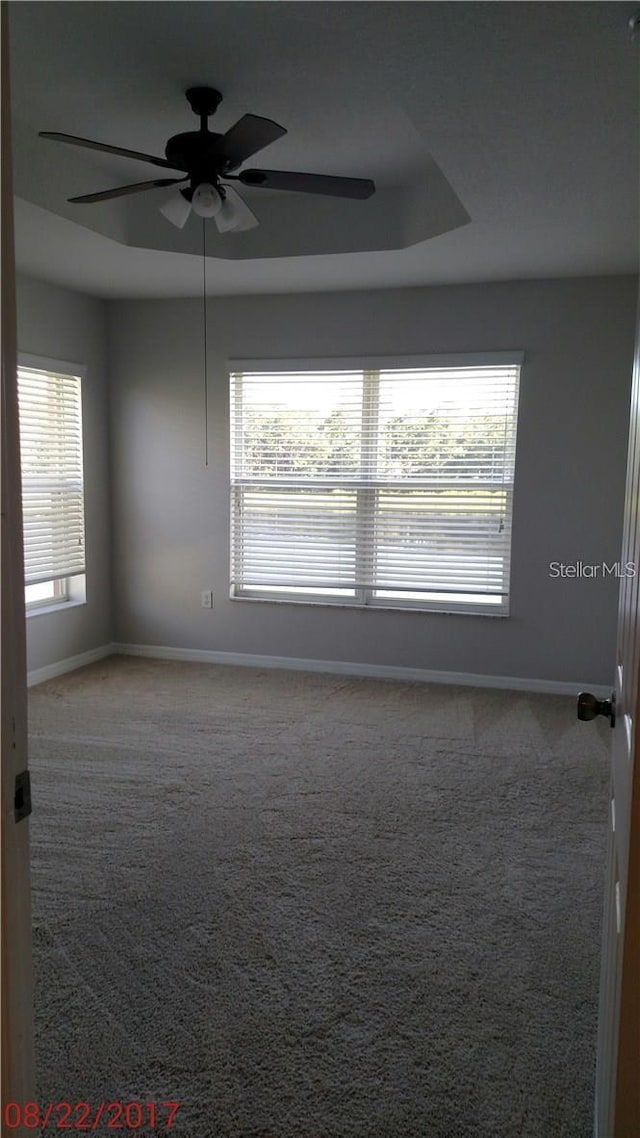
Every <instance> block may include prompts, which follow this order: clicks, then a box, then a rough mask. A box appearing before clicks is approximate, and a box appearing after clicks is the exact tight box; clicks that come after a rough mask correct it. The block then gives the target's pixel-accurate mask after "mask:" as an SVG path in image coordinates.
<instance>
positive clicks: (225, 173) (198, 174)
mask: <svg viewBox="0 0 640 1138" xmlns="http://www.w3.org/2000/svg"><path fill="white" fill-rule="evenodd" d="M185 94H186V97H187V99H188V101H189V105H190V106H191V109H192V111H193V112H194V114H196V115H198V116H199V118H200V129H199V130H197V131H188V132H187V133H185V134H176V135H174V136H173V138H170V139H169V141H168V142H167V145H166V147H165V155H166V157H165V158H155V157H153V155H150V154H143V153H141V152H140V151H138V150H125V149H123V148H122V147H120V146H110V145H109V144H108V143H105V142H92V141H91V140H90V139H87V138H77V137H76V136H75V135H72V134H59V133H57V132H52V131H41V132H40V137H41V138H50V139H53V140H54V141H55V142H66V143H70V144H71V145H72V146H85V147H88V149H90V150H101V151H104V152H106V153H107V154H118V155H121V156H123V157H125V158H136V159H138V161H141V162H148V163H150V164H151V165H152V166H160V167H162V168H163V169H168V170H179V171H181V172H182V174H183V177H180V178H156V179H154V180H153V181H150V182H135V183H134V184H133V185H129V186H118V187H116V188H115V189H113V190H103V191H101V192H100V193H95V194H82V195H81V196H80V197H76V198H69V201H70V202H73V203H83V204H84V203H89V202H103V201H107V200H109V199H110V198H118V197H123V196H125V195H127V194H137V193H140V192H141V191H143V190H150V189H153V188H156V187H160V186H179V185H180V183H181V182H188V183H189V185H188V186H185V187H184V188H181V189H177V190H176V191H175V194H174V195H173V196H172V197H171V198H170V199H169V200H168V201H167V202H165V204H164V205H163V206H162V207H161V212H162V213H163V214H164V216H165V217H167V219H168V220H169V221H171V222H173V224H174V225H177V226H178V227H179V228H180V229H181V228H182V227H183V226H184V224H185V222H186V221H187V218H188V217H189V214H190V213H191V211H192V210H193V212H194V213H197V214H198V215H199V216H200V217H205V218H206V217H213V218H214V220H215V222H216V225H217V227H218V230H219V231H220V232H221V233H225V232H227V231H239V230H243V229H252V228H253V227H254V226H256V225H258V224H259V222H258V219H257V217H256V216H255V214H254V213H253V212H252V210H250V209H249V206H248V205H247V204H246V202H245V201H243V199H242V198H241V197H240V195H239V194H238V193H236V191H235V190H234V188H233V186H230V185H229V184H228V183H229V182H232V181H233V182H240V183H241V185H244V186H252V187H255V188H259V189H260V188H261V189H268V190H293V191H294V192H298V193H308V194H328V195H330V196H333V197H344V198H359V199H364V198H369V197H371V195H372V194H373V193H374V192H375V184H374V182H372V181H371V180H370V179H369V178H342V177H333V176H329V175H327V174H303V173H297V172H295V171H293V170H263V169H251V170H241V171H240V173H237V174H236V173H234V171H236V170H238V169H239V167H240V166H241V165H242V163H243V162H245V161H246V160H247V158H250V157H251V155H252V154H256V153H257V152H258V151H259V150H262V149H264V147H265V146H269V145H270V143H272V142H275V141H276V140H277V139H278V138H281V137H282V136H283V135H284V134H286V133H287V132H286V130H285V128H284V127H282V126H279V125H278V123H276V122H273V120H272V119H265V118H261V117H260V116H259V115H243V116H242V118H241V119H239V120H238V122H237V123H236V124H235V125H234V126H232V127H231V129H230V130H228V131H227V132H226V134H216V133H215V132H214V131H211V130H209V127H208V125H207V124H208V119H209V117H210V116H211V115H212V114H214V112H215V110H216V109H217V107H218V106H219V104H220V102H221V100H222V95H221V94H220V92H219V91H216V90H214V89H213V88H212V87H190V88H189V90H188V91H186V92H185Z"/></svg>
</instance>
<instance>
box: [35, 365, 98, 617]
mask: <svg viewBox="0 0 640 1138" xmlns="http://www.w3.org/2000/svg"><path fill="white" fill-rule="evenodd" d="M22 368H24V369H29V368H30V369H32V370H34V371H40V372H45V373H46V372H50V373H52V374H54V375H63V376H68V377H77V378H79V380H80V411H81V423H82V511H83V517H84V523H85V572H84V573H74V574H70V575H69V576H68V577H58V578H52V579H51V580H50V581H44V582H41V584H51V585H52V586H53V596H52V597H44V598H42V599H41V600H32V601H30V600H28V599H27V595H26V590H27V589H28V588H30V587H31V586H29V585H28V584H27V583H26V582H25V586H24V588H25V615H26V617H27V619H29V618H31V617H34V616H41V615H43V614H45V613H51V612H61V611H64V610H65V609H70V608H74V607H76V606H77V605H84V604H86V600H87V586H86V581H87V578H86V554H87V549H86V478H85V470H86V464H85V399H84V393H85V390H86V376H87V368H86V365H84V364H78V363H73V362H71V361H70V360H59V359H54V358H53V357H51V356H38V355H34V354H32V353H30V352H19V353H18V370H20V369H22ZM18 408H19V400H18ZM21 477H22V468H21Z"/></svg>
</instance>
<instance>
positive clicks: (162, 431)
mask: <svg viewBox="0 0 640 1138" xmlns="http://www.w3.org/2000/svg"><path fill="white" fill-rule="evenodd" d="M635 300H636V281H635V279H634V278H626V277H611V278H602V279H597V278H592V279H582V280H564V281H555V282H544V281H538V282H521V283H515V284H491V285H484V286H476V285H473V286H460V287H444V288H424V289H407V290H394V291H376V292H373V291H372V292H361V293H344V294H318V295H297V296H271V297H234V298H224V299H215V298H213V299H211V300H210V301H209V306H208V333H209V382H210V388H209V431H210V463H209V466H208V467H207V468H205V466H204V457H203V353H202V304H201V303H200V302H198V301H195V300H193V301H192V300H175V301H131V302H116V303H113V304H110V305H109V335H110V362H111V369H112V374H111V382H112V398H111V407H112V438H113V474H114V478H113V493H114V518H115V528H114V542H115V550H114V566H115V570H114V572H115V580H114V586H115V598H116V601H115V635H116V638H117V640H119V641H121V642H127V643H137V644H152V645H167V646H173V647H186V648H201V649H217V650H223V651H231V652H246V653H257V654H272V655H276V656H294V657H301V658H314V659H323V660H340V661H357V662H366V663H373V664H382V665H385V664H386V665H400V666H407V667H414V668H427V669H433V668H435V669H441V670H445V671H458V672H473V673H484V674H492V675H507V676H514V677H525V678H526V677H529V678H537V679H550V680H563V681H569V682H573V681H583V680H584V681H587V682H591V683H603V684H606V683H608V682H610V681H611V678H612V671H613V665H614V647H615V624H616V604H617V585H616V583H615V582H614V581H613V580H606V581H602V580H586V579H585V580H552V579H550V577H549V562H550V561H564V562H574V561H583V562H585V563H591V562H595V563H597V562H601V561H602V560H603V559H604V560H607V561H613V560H615V559H616V558H617V557H618V556H619V551H620V542H621V514H622V498H623V490H624V475H625V463H626V436H627V418H628V402H629V389H630V378H631V362H632V353H633V332H634V315H635ZM508 349H523V350H524V352H525V353H526V360H525V364H524V368H523V373H522V385H521V397H520V419H519V431H518V457H517V468H516V471H517V473H516V490H515V517H514V531H513V561H512V605H511V616H510V617H508V618H506V619H500V618H495V617H494V618H491V617H476V616H461V615H456V616H453V615H442V614H422V613H415V612H400V613H398V612H380V611H375V612H373V611H368V610H365V611H359V610H344V609H340V610H334V609H329V608H322V607H318V608H314V607H311V606H293V605H286V604H274V603H269V602H260V603H255V602H253V603H252V602H248V601H230V600H229V599H228V581H229V573H228V561H229V506H228V469H229V449H228V379H227V373H226V368H225V363H226V359H227V357H241V358H245V359H246V358H247V357H263V358H264V357H269V356H275V357H283V356H290V357H296V356H331V355H357V354H358V353H366V354H368V355H371V354H376V353H379V354H380V355H383V356H384V355H385V354H389V355H393V354H396V355H397V354H400V353H407V354H410V353H420V352H426V353H429V352H434V353H438V352H442V353H444V352H465V351H470V352H472V351H491V350H508ZM204 588H213V589H214V590H215V607H214V609H213V611H212V612H208V611H206V610H203V609H201V608H200V591H201V590H202V589H204Z"/></svg>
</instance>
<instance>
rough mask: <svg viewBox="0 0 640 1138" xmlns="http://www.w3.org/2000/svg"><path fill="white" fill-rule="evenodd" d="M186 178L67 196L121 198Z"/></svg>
mask: <svg viewBox="0 0 640 1138" xmlns="http://www.w3.org/2000/svg"><path fill="white" fill-rule="evenodd" d="M186 180H187V179H186V178H156V180H155V182H134V184H133V185H132V186H118V187H117V188H116V189H115V190H102V191H101V192H100V193H99V194H82V196H81V197H79V198H69V199H68V200H69V201H70V202H73V203H74V204H77V203H78V202H83V203H84V202H106V201H108V200H109V198H122V197H124V196H125V194H139V193H141V191H142V190H152V189H154V187H155V186H176V185H177V184H178V183H179V182H186Z"/></svg>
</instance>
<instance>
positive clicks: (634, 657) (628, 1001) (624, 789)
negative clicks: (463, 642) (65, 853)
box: [595, 309, 640, 1138]
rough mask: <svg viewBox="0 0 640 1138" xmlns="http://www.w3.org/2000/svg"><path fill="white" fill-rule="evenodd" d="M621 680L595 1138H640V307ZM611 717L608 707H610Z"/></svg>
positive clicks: (620, 640)
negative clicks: (638, 1137) (639, 1137)
mask: <svg viewBox="0 0 640 1138" xmlns="http://www.w3.org/2000/svg"><path fill="white" fill-rule="evenodd" d="M627 568H628V571H629V575H628V576H623V577H622V580H621V583H620V607H619V617H618V647H617V666H616V674H615V678H614V695H613V703H614V708H613V710H614V713H615V729H614V731H613V732H612V764H611V792H610V815H609V839H608V853H607V869H606V884H605V904H604V922H603V943H602V966H601V978H600V1018H599V1027H598V1060H597V1071H596V1103H595V1138H636V1136H640V758H639V751H640V703H639V694H640V693H639V661H640V309H639V314H638V321H637V326H636V348H635V360H634V369H633V387H632V395H631V420H630V433H629V452H628V459H627V487H626V496H625V512H624V537H623V548H622V561H621V570H622V572H623V573H624V572H625V571H626V569H627ZM602 710H603V711H605V712H606V711H607V708H606V707H605V708H603V709H602Z"/></svg>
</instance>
